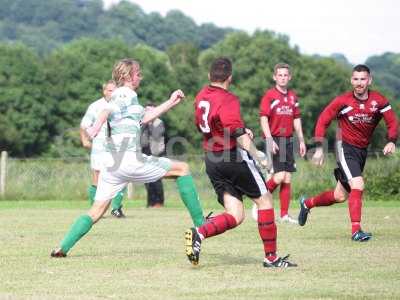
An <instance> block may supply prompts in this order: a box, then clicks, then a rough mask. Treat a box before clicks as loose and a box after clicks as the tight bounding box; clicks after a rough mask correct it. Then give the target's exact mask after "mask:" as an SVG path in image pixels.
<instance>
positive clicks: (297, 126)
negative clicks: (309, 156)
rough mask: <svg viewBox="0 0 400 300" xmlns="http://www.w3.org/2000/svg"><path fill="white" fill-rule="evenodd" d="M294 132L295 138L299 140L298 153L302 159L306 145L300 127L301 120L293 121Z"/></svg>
mask: <svg viewBox="0 0 400 300" xmlns="http://www.w3.org/2000/svg"><path fill="white" fill-rule="evenodd" d="M293 126H294V130H295V131H296V135H297V138H298V139H299V151H300V156H301V157H304V155H306V152H307V148H306V144H305V142H304V135H303V127H302V125H301V119H300V118H296V119H294V120H293Z"/></svg>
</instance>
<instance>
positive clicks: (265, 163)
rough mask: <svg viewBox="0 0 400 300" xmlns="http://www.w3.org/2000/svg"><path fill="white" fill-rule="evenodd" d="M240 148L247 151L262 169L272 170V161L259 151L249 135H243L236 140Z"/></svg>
mask: <svg viewBox="0 0 400 300" xmlns="http://www.w3.org/2000/svg"><path fill="white" fill-rule="evenodd" d="M236 141H237V143H238V145H239V146H240V148H242V149H243V150H246V151H247V152H249V153H250V155H251V156H252V157H253V158H254V159H255V160H256V161H257V162H258V163H259V164H260V166H261V167H263V168H266V169H268V170H269V169H271V167H272V161H271V160H269V159H268V156H266V155H265V154H264V153H263V152H261V151H258V150H257V148H256V146H255V145H254V143H253V141H252V140H251V138H250V136H249V135H248V134H242V135H240V136H238V137H237V138H236Z"/></svg>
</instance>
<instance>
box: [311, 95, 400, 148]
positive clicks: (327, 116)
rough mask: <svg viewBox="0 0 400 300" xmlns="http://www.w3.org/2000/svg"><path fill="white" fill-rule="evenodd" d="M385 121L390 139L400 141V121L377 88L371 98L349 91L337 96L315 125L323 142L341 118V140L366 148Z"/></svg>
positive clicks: (316, 137)
mask: <svg viewBox="0 0 400 300" xmlns="http://www.w3.org/2000/svg"><path fill="white" fill-rule="evenodd" d="M382 116H383V118H384V120H385V123H386V126H387V128H388V134H387V136H388V140H389V141H392V142H396V140H397V127H398V121H397V118H396V115H395V113H394V111H393V110H392V108H391V106H390V104H389V101H388V100H387V99H386V98H385V97H384V96H383V95H381V94H380V93H378V92H376V91H369V94H368V99H367V100H359V99H357V98H356V97H355V96H354V94H353V92H352V91H351V92H347V93H345V94H343V95H340V96H338V97H336V98H335V99H333V100H332V101H331V103H329V104H328V106H327V107H326V108H325V109H324V110H323V111H322V113H321V114H320V116H319V118H318V121H317V124H316V126H315V133H314V136H315V139H316V141H322V139H323V137H324V136H325V132H326V129H327V128H328V127H329V124H330V123H331V121H332V120H333V119H335V118H336V119H337V121H338V127H339V129H340V131H341V132H340V134H341V139H342V140H343V141H344V142H346V143H348V144H350V145H353V146H356V147H359V148H366V147H367V146H368V144H369V143H370V141H371V136H372V133H373V132H374V129H375V127H376V126H377V125H378V123H379V121H380V120H381V119H382Z"/></svg>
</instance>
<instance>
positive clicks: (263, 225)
mask: <svg viewBox="0 0 400 300" xmlns="http://www.w3.org/2000/svg"><path fill="white" fill-rule="evenodd" d="M258 232H259V233H260V237H261V239H262V241H263V243H264V252H265V257H266V258H268V259H269V260H270V261H273V260H274V259H275V258H276V224H275V216H274V209H273V208H270V209H259V210H258Z"/></svg>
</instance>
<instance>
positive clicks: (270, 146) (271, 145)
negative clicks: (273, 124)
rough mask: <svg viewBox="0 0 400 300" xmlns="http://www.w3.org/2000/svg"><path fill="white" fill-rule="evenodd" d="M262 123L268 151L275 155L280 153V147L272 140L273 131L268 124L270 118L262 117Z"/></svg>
mask: <svg viewBox="0 0 400 300" xmlns="http://www.w3.org/2000/svg"><path fill="white" fill-rule="evenodd" d="M260 122H261V129H262V131H263V133H264V135H265V140H266V142H267V150H268V151H269V152H272V153H273V154H276V153H278V151H279V147H278V145H277V144H276V143H275V141H274V140H273V138H272V134H271V129H270V128H269V124H268V117H266V116H261V118H260Z"/></svg>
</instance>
